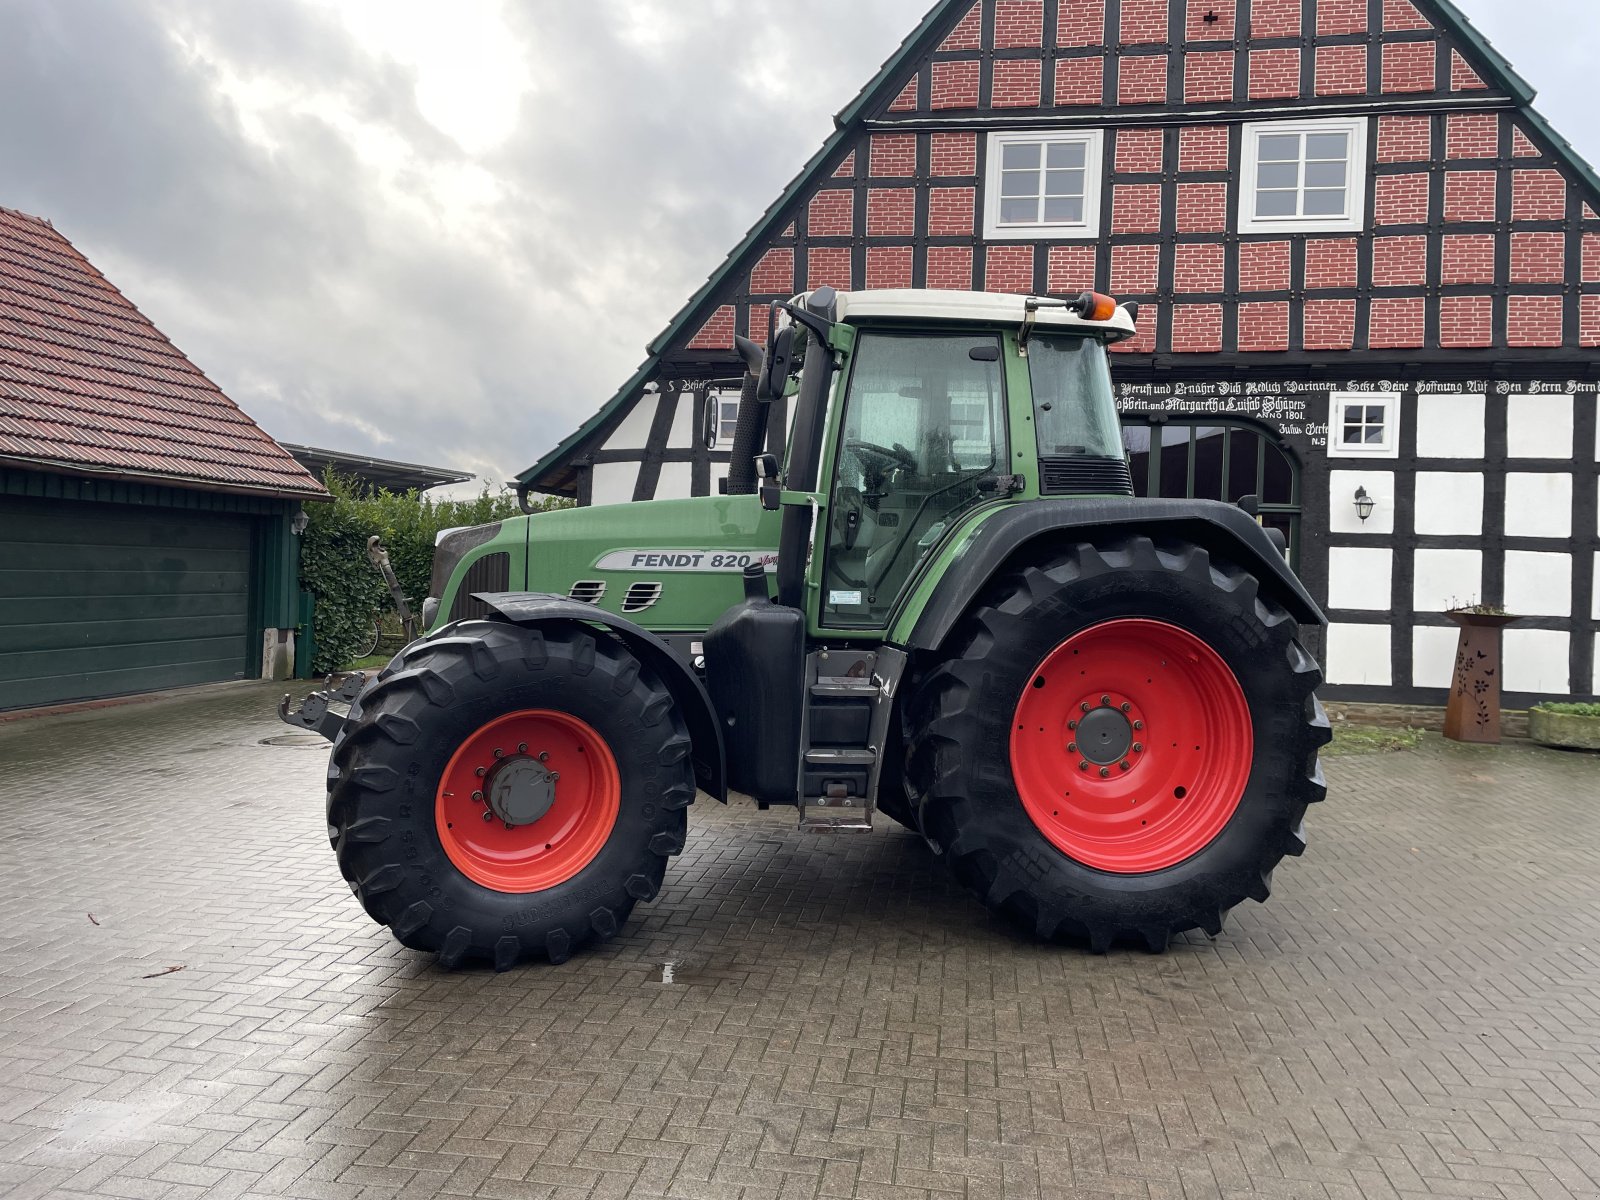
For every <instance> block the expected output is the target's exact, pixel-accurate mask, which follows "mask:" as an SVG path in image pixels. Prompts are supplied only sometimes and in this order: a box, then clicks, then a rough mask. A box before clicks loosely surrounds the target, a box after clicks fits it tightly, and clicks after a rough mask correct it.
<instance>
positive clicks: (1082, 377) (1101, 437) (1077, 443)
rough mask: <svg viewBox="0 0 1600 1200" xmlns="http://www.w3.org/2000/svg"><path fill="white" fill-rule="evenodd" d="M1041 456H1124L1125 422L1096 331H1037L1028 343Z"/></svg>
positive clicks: (1035, 421)
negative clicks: (1059, 333)
mask: <svg viewBox="0 0 1600 1200" xmlns="http://www.w3.org/2000/svg"><path fill="white" fill-rule="evenodd" d="M1028 373H1029V375H1030V377H1031V378H1032V380H1033V410H1034V428H1035V429H1036V430H1037V431H1038V435H1039V457H1040V458H1041V459H1046V458H1059V457H1074V458H1080V457H1085V456H1087V457H1092V458H1116V459H1120V458H1121V457H1122V425H1121V422H1120V421H1119V420H1118V419H1117V402H1116V398H1115V397H1114V396H1113V395H1112V391H1111V368H1110V364H1109V363H1107V361H1106V348H1105V345H1104V344H1103V343H1102V342H1101V341H1100V340H1099V339H1098V338H1092V337H1081V336H1072V335H1070V334H1069V335H1062V336H1050V335H1044V336H1038V337H1035V338H1034V339H1033V340H1032V341H1030V342H1029V343H1028Z"/></svg>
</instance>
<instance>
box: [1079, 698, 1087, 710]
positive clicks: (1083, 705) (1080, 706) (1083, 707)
mask: <svg viewBox="0 0 1600 1200" xmlns="http://www.w3.org/2000/svg"><path fill="white" fill-rule="evenodd" d="M1078 707H1079V708H1080V709H1081V710H1082V711H1084V712H1088V711H1089V702H1088V701H1087V700H1085V701H1084V702H1083V703H1082V704H1080V705H1078Z"/></svg>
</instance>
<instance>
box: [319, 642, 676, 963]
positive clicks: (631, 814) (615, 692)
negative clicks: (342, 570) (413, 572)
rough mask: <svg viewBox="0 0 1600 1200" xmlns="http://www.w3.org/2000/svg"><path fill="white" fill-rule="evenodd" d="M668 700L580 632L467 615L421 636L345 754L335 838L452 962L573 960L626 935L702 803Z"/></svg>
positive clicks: (380, 685) (361, 882) (386, 899)
mask: <svg viewBox="0 0 1600 1200" xmlns="http://www.w3.org/2000/svg"><path fill="white" fill-rule="evenodd" d="M689 752H690V741H689V735H688V732H687V730H686V728H685V726H684V723H683V719H682V717H681V715H680V714H679V713H678V710H677V707H676V705H675V704H674V702H673V700H672V697H671V695H670V694H669V693H668V692H667V690H666V689H665V687H663V686H662V684H661V683H660V681H659V680H657V679H655V678H654V676H652V675H651V674H650V673H649V671H648V670H647V669H646V668H645V667H644V666H643V665H642V664H641V663H640V662H639V661H638V660H637V659H636V658H635V657H634V656H633V655H632V654H631V653H629V651H628V650H627V648H626V647H625V646H623V645H622V644H621V643H620V642H617V641H615V640H613V639H611V638H609V637H606V636H605V635H603V634H598V633H596V632H594V631H592V630H589V629H587V628H583V627H581V626H577V625H561V626H550V627H547V628H544V629H542V630H536V629H523V628H521V627H519V626H515V625H510V624H507V623H505V622H500V621H469V622H464V623H462V624H460V625H457V626H454V627H451V628H450V629H447V630H445V631H442V632H441V634H440V635H438V636H436V637H434V638H432V639H429V640H426V641H422V642H417V643H414V644H413V645H412V646H410V647H408V648H407V649H406V650H405V651H403V652H402V653H401V655H400V656H399V657H398V658H397V659H396V660H395V661H394V663H392V664H391V665H390V666H389V668H387V669H386V670H385V671H384V673H383V674H382V675H381V676H380V677H379V679H378V681H377V682H376V683H375V684H374V685H373V686H372V687H371V688H370V689H369V690H368V691H367V692H365V693H364V694H363V695H362V696H361V699H360V701H359V702H358V704H357V705H356V707H355V708H354V709H353V710H352V713H351V720H350V722H349V723H347V724H346V726H345V729H344V731H343V732H342V734H341V736H340V739H339V741H338V742H337V743H336V745H335V748H334V751H333V761H332V766H331V769H330V772H329V792H328V832H329V837H330V838H331V839H332V841H333V845H334V850H335V853H336V854H337V857H338V860H339V866H340V869H341V870H342V871H343V873H344V875H345V878H346V879H347V880H349V882H350V885H351V888H352V890H353V891H354V892H355V894H356V896H357V897H358V898H359V899H360V900H361V903H362V904H363V906H365V908H366V910H367V912H368V913H369V914H370V915H371V916H372V918H373V919H374V920H376V921H378V922H379V923H380V924H383V925H387V926H388V927H389V928H390V929H391V930H392V931H393V933H394V935H395V937H397V938H398V939H399V940H400V941H401V942H403V943H404V944H405V945H407V946H410V947H412V948H414V949H419V950H429V951H433V952H434V953H436V954H437V955H438V958H439V961H440V963H441V964H442V965H444V966H446V967H454V966H457V965H459V964H462V963H467V962H472V961H475V960H481V961H487V962H490V963H493V964H494V966H495V968H496V969H498V970H505V969H508V968H509V967H511V966H513V965H515V964H516V963H518V962H521V961H523V960H525V959H529V958H547V959H549V960H551V961H553V962H560V961H562V960H564V959H566V958H567V957H568V955H569V954H571V952H572V951H573V950H575V949H576V948H578V947H579V946H581V945H582V944H584V943H586V942H592V941H597V940H604V939H606V938H609V937H611V936H613V935H614V934H615V933H616V932H617V930H618V929H619V928H620V927H621V925H622V923H623V922H624V921H625V920H626V919H627V917H628V915H629V913H630V912H631V911H632V909H633V906H634V904H635V903H636V902H637V901H639V900H649V899H652V898H653V897H654V896H655V894H656V892H657V890H658V889H659V888H660V886H661V880H662V876H663V873H664V871H665V868H666V863H667V859H668V857H670V856H671V855H674V854H677V853H678V852H679V851H680V850H682V848H683V842H684V835H685V830H686V821H685V811H684V810H685V808H686V807H687V806H688V805H689V804H690V803H691V802H692V801H693V799H694V796H695V786H694V776H693V771H692V767H691V762H690V753H689Z"/></svg>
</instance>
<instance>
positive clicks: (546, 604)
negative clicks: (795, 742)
mask: <svg viewBox="0 0 1600 1200" xmlns="http://www.w3.org/2000/svg"><path fill="white" fill-rule="evenodd" d="M473 599H475V600H481V601H483V603H484V604H486V605H488V607H489V614H490V616H489V619H490V620H494V619H495V618H497V617H498V618H499V619H500V620H503V621H509V622H511V623H512V624H513V625H526V626H535V625H544V624H551V623H554V622H558V621H577V622H580V623H581V624H584V625H594V626H599V627H600V628H602V629H604V630H606V631H607V632H608V633H610V634H611V635H612V636H613V637H615V638H617V640H618V641H620V642H622V643H623V644H624V645H626V646H627V647H628V649H629V650H630V651H632V652H633V654H634V656H635V657H636V658H638V659H639V661H640V662H642V663H644V664H645V665H646V666H648V667H649V668H650V669H651V670H652V671H654V672H655V675H656V678H658V679H659V680H661V682H662V683H663V684H664V685H665V686H666V688H667V690H668V691H669V692H671V693H672V698H673V700H674V701H676V702H677V705H678V709H679V711H680V712H682V713H683V719H684V723H685V724H686V725H688V727H689V738H690V740H691V742H692V751H691V753H692V756H693V759H694V778H695V783H696V784H697V785H698V786H699V788H700V790H701V791H703V792H705V793H707V794H708V795H711V796H714V797H716V799H718V800H720V801H722V803H724V804H726V803H727V802H728V783H727V768H726V765H725V764H726V761H727V760H726V758H725V756H724V753H723V748H722V727H721V725H720V723H719V722H718V721H717V717H716V710H715V709H714V708H712V706H711V697H710V696H709V695H708V694H707V693H706V689H705V685H704V684H702V683H701V682H700V679H699V676H697V675H696V674H695V673H694V671H693V670H692V669H691V668H690V667H689V665H688V664H687V663H685V662H684V661H683V660H682V659H681V658H679V657H678V656H677V655H676V654H674V653H673V652H672V648H671V647H670V646H668V645H667V644H666V643H665V642H664V641H662V640H661V639H660V638H658V637H657V636H656V635H655V634H653V633H651V632H650V631H649V630H648V629H645V628H644V627H642V626H640V625H635V624H634V623H633V622H632V621H630V620H628V619H627V618H625V617H619V616H617V615H616V614H614V613H608V612H606V611H605V610H603V609H599V608H596V607H595V606H594V605H592V604H584V603H583V602H581V601H578V600H569V599H568V598H567V597H565V596H554V595H549V594H547V593H544V592H475V593H473Z"/></svg>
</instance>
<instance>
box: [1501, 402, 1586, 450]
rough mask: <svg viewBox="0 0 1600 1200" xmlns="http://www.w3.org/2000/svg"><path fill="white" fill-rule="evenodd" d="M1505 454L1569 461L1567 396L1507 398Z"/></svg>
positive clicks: (1569, 427)
mask: <svg viewBox="0 0 1600 1200" xmlns="http://www.w3.org/2000/svg"><path fill="white" fill-rule="evenodd" d="M1506 455H1507V456H1508V457H1510V458H1571V457H1572V397H1571V396H1507V397H1506Z"/></svg>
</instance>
